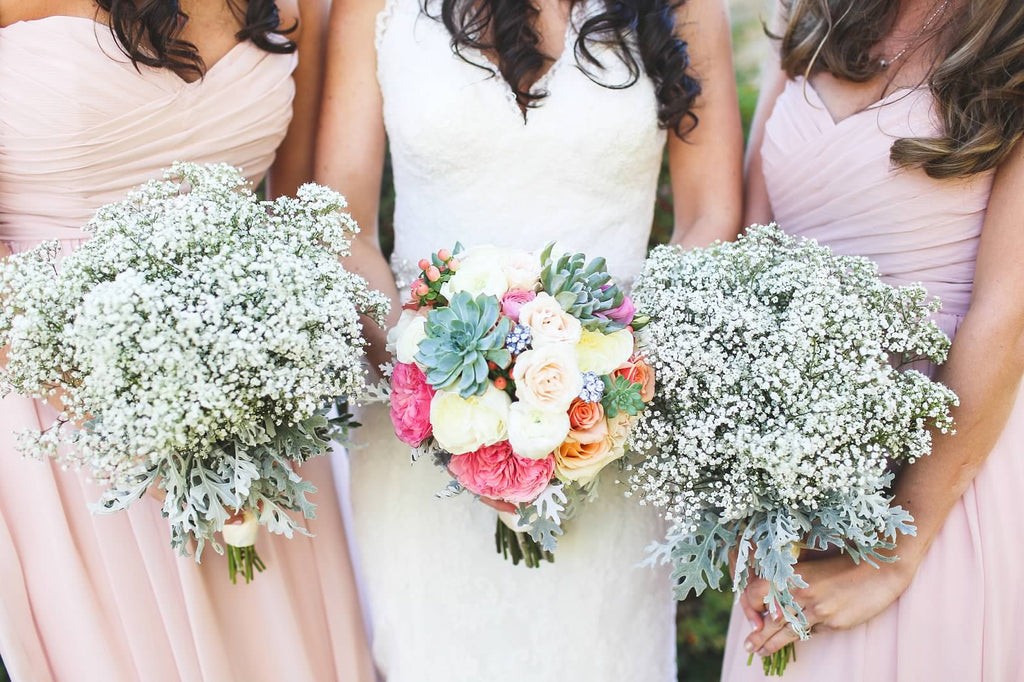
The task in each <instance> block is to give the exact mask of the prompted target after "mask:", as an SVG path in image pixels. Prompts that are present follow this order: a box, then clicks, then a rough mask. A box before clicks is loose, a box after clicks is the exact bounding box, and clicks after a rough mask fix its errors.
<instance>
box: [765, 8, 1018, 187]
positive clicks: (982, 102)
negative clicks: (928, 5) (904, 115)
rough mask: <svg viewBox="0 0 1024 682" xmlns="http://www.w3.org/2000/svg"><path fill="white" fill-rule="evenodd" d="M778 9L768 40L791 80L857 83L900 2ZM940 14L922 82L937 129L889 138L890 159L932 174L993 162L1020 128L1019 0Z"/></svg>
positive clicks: (959, 172) (957, 174) (872, 70)
mask: <svg viewBox="0 0 1024 682" xmlns="http://www.w3.org/2000/svg"><path fill="white" fill-rule="evenodd" d="M954 2H955V0H954ZM782 6H783V11H784V15H783V18H784V20H785V24H786V25H785V28H784V31H783V32H782V34H781V35H780V36H776V37H777V38H779V39H780V40H781V54H782V66H783V69H784V70H785V71H786V73H787V74H788V75H789V76H790V77H791V78H793V77H796V76H810V75H812V74H814V73H821V72H827V73H830V74H832V75H833V76H835V77H836V78H840V79H845V80H850V81H855V82H860V83H862V82H865V81H868V80H871V79H872V78H874V77H875V76H877V75H878V74H879V73H880V72H881V70H882V67H881V65H880V63H879V60H878V52H877V45H878V44H879V42H881V40H882V39H884V38H885V37H886V36H887V35H888V34H889V32H890V31H891V30H892V29H893V26H894V25H895V23H896V18H897V15H898V13H899V10H900V0H782ZM946 12H947V17H949V20H948V21H947V22H946V23H945V25H943V26H942V27H941V29H938V32H937V36H935V37H936V38H937V44H938V45H939V49H938V52H939V54H938V56H936V57H935V60H934V62H935V63H934V65H933V68H932V69H931V71H930V73H929V75H928V78H927V86H928V88H929V89H930V90H931V92H932V94H933V95H934V97H935V101H936V103H937V110H938V113H939V118H940V120H941V123H942V134H941V135H939V136H937V137H915V138H904V139H900V140H897V141H896V142H895V143H894V144H893V146H892V151H891V158H892V161H893V163H894V164H895V165H897V166H899V167H903V168H921V169H923V170H924V171H925V172H926V173H927V174H928V175H929V176H931V177H933V178H962V177H967V176H970V175H973V174H975V173H981V172H984V171H988V170H991V169H993V168H996V167H997V166H999V164H1000V163H1002V162H1003V160H1005V159H1006V158H1007V157H1008V156H1009V155H1010V153H1011V152H1012V151H1013V149H1014V147H1015V145H1016V143H1017V142H1018V141H1019V140H1020V139H1021V136H1022V134H1024V2H1022V1H1021V0H963V3H962V6H950V7H948V8H947V9H946ZM910 49H911V50H913V49H915V48H914V46H911V47H910Z"/></svg>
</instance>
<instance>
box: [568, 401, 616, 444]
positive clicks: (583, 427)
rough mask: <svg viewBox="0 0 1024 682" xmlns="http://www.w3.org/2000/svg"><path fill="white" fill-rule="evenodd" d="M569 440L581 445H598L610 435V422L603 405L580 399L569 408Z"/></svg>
mask: <svg viewBox="0 0 1024 682" xmlns="http://www.w3.org/2000/svg"><path fill="white" fill-rule="evenodd" d="M569 426H570V427H572V430H571V431H570V432H569V438H572V439H574V440H576V441H577V442H579V443H596V442H597V441H599V440H603V439H604V438H605V437H606V436H607V435H608V422H607V421H605V418H604V408H603V407H601V403H588V402H585V401H583V400H580V399H579V398H576V399H575V400H573V401H572V405H570V406H569Z"/></svg>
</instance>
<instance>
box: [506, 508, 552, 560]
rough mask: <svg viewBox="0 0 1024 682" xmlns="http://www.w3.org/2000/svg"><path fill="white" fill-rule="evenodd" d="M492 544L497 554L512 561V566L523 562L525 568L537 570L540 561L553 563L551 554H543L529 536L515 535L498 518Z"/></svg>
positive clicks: (515, 533) (523, 534) (541, 548)
mask: <svg viewBox="0 0 1024 682" xmlns="http://www.w3.org/2000/svg"><path fill="white" fill-rule="evenodd" d="M494 544H495V547H496V549H497V551H498V554H501V555H502V556H504V557H505V559H512V565H513V566H518V565H519V562H520V561H523V562H524V563H525V564H526V566H527V568H539V567H540V563H541V560H542V559H543V560H544V561H547V562H548V563H554V561H555V556H554V555H553V554H552V553H551V552H545V551H544V548H543V547H541V546H540V545H539V544H538V543H537V542H536V541H535V540H534V539H533V538H531V537H530V536H529V534H527V533H517V532H516V531H514V530H512V529H511V528H509V527H508V526H507V525H505V523H504V522H503V521H502V520H501V519H500V518H499V519H498V526H497V529H496V530H495V531H494Z"/></svg>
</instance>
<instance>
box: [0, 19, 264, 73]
mask: <svg viewBox="0 0 1024 682" xmlns="http://www.w3.org/2000/svg"><path fill="white" fill-rule="evenodd" d="M54 20H70V21H71V22H72V23H75V22H78V23H83V24H91V25H92V26H93V34H94V35H97V36H98V35H101V34H102V35H107V36H110V38H111V39H112V40H113V39H114V37H113V35H111V34H110V33H109V29H110V27H109V26H108V25H107V24H104V23H101V22H99V21H96V20H95V19H92V18H90V17H82V16H76V15H71V14H51V15H50V16H48V17H40V18H39V19H26V20H23V21H16V22H14V23H13V24H8V25H7V26H2V27H0V32H2V31H8V30H11V29H14V28H18V27H31V26H33V25H37V24H40V23H43V22H47V21H54ZM95 27H100V28H103V29H107V30H106V31H96V28H95ZM245 46H252V47H255V45H253V43H252V42H251V41H249V40H242V41H239V42H237V43H235V45H233V46H232V47H231V49H229V50H228V51H227V52H225V53H224V54H223V55H221V57H220V58H219V59H217V61H215V62H214V63H213V65H212V66H210V67H208V68H207V69H206V71H205V73H204V74H203V75H202V76H201V77H200V78H197V79H195V80H194V81H189V80H185V79H184V78H182V77H181V76H180V75H178V74H177V73H175V72H174V71H172V70H171V69H160V68H153V69H152V70H153V71H159V72H162V73H166V74H167V75H169V76H170V77H171V78H173V79H174V81H176V82H177V83H178V85H179V87H181V88H182V89H184V88H194V87H197V86H199V85H201V84H202V83H203V82H204V81H206V80H207V79H209V78H210V76H212V75H213V74H214V72H216V71H217V70H218V69H219V68H220V67H221V66H222V64H224V62H230V61H231V59H232V58H233V57H234V56H235V53H237V52H241V51H242V50H241V48H243V47H245Z"/></svg>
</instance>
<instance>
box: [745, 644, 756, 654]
mask: <svg viewBox="0 0 1024 682" xmlns="http://www.w3.org/2000/svg"><path fill="white" fill-rule="evenodd" d="M743 648H744V649H746V650H747V653H748V654H752V653H754V643H753V642H744V643H743Z"/></svg>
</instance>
